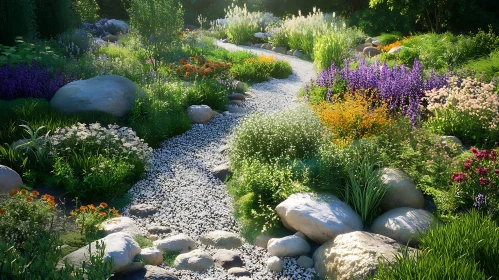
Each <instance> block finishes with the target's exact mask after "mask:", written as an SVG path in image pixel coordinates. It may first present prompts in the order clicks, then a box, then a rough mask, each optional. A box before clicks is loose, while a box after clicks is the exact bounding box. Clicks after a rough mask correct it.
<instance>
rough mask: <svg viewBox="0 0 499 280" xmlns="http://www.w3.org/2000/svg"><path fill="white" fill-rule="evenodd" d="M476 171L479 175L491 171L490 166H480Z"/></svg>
mask: <svg viewBox="0 0 499 280" xmlns="http://www.w3.org/2000/svg"><path fill="white" fill-rule="evenodd" d="M476 173H477V174H478V175H487V173H489V169H488V168H482V167H480V166H478V167H477V168H476Z"/></svg>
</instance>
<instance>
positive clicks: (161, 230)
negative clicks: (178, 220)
mask: <svg viewBox="0 0 499 280" xmlns="http://www.w3.org/2000/svg"><path fill="white" fill-rule="evenodd" d="M147 231H148V232H149V233H152V234H165V233H170V232H172V230H171V228H169V227H167V226H148V227H147Z"/></svg>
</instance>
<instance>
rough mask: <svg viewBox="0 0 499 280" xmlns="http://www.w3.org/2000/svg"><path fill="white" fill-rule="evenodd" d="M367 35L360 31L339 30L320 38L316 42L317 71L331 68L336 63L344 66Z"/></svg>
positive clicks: (315, 62) (315, 59)
mask: <svg viewBox="0 0 499 280" xmlns="http://www.w3.org/2000/svg"><path fill="white" fill-rule="evenodd" d="M364 37H365V35H364V34H363V33H362V31H360V30H358V29H344V30H342V29H339V30H337V31H335V32H332V33H326V34H324V35H322V36H321V37H318V38H317V39H316V40H315V42H314V48H313V58H314V64H315V67H316V68H317V69H323V68H329V66H330V65H331V64H332V63H334V64H335V65H337V66H342V65H343V62H344V61H345V59H346V58H348V57H350V56H351V54H352V49H353V48H354V47H355V46H356V45H357V44H358V43H359V42H361V41H362V40H363V38H364Z"/></svg>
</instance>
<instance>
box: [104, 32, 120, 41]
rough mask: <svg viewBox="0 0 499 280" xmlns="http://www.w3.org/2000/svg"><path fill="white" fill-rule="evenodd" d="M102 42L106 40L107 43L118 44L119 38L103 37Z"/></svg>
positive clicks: (112, 36) (108, 35) (109, 35)
mask: <svg viewBox="0 0 499 280" xmlns="http://www.w3.org/2000/svg"><path fill="white" fill-rule="evenodd" d="M102 40H104V41H106V42H111V43H114V42H118V40H119V38H118V36H116V35H112V34H107V35H106V36H104V37H102Z"/></svg>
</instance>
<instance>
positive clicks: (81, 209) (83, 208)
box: [80, 206, 88, 211]
mask: <svg viewBox="0 0 499 280" xmlns="http://www.w3.org/2000/svg"><path fill="white" fill-rule="evenodd" d="M86 210H88V207H87V206H80V211H86Z"/></svg>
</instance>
